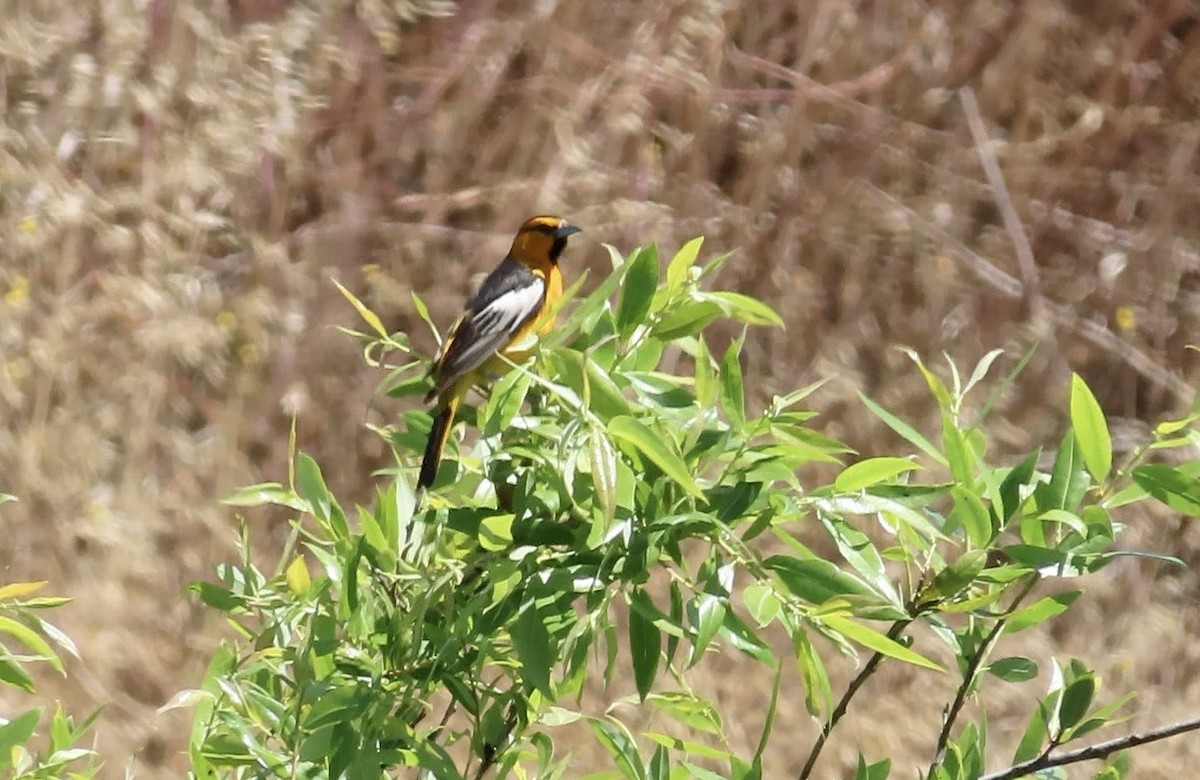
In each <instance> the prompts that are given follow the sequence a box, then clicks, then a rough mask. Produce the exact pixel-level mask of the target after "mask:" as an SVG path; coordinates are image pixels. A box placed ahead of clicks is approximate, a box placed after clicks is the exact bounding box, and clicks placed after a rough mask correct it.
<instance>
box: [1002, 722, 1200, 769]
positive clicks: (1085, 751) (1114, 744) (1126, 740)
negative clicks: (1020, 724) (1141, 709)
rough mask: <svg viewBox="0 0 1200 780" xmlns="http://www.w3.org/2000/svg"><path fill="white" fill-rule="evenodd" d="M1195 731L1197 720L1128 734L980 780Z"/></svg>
mask: <svg viewBox="0 0 1200 780" xmlns="http://www.w3.org/2000/svg"><path fill="white" fill-rule="evenodd" d="M1197 729H1200V717H1196V718H1192V719H1191V720H1185V721H1182V722H1180V723H1175V724H1172V725H1170V726H1162V727H1160V728H1157V729H1151V730H1150V731H1144V732H1142V733H1141V734H1130V735H1129V736H1127V737H1119V738H1117V739H1110V740H1109V741H1108V742H1101V743H1099V744H1096V745H1092V746H1091V747H1086V748H1080V749H1079V750H1068V751H1067V752H1065V753H1058V754H1056V755H1046V756H1040V757H1038V758H1034V759H1031V760H1029V761H1026V762H1024V763H1021V764H1017V765H1016V766H1010V767H1009V768H1008V769H1003V770H1001V771H999V772H993V773H992V774H990V775H984V776H983V777H982V778H980V780H1016V778H1018V777H1025V776H1027V775H1031V774H1033V773H1035V772H1040V771H1041V770H1043V769H1050V768H1052V767H1056V766H1066V765H1067V764H1078V763H1080V762H1082V761H1095V760H1096V759H1101V758H1108V757H1109V756H1110V755H1112V754H1113V753H1116V752H1117V751H1118V750H1126V749H1128V748H1134V747H1137V746H1139V745H1148V744H1150V743H1151V742H1158V741H1159V740H1162V739H1167V738H1169V737H1177V736H1179V735H1180V734H1186V733H1188V732H1189V731H1196V730H1197Z"/></svg>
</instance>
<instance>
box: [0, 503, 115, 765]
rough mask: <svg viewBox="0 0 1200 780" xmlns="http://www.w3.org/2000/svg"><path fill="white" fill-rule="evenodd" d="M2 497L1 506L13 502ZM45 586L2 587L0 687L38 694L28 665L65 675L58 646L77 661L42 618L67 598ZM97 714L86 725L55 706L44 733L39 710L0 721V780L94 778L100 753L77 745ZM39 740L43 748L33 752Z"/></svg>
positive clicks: (71, 647) (67, 643) (16, 584)
mask: <svg viewBox="0 0 1200 780" xmlns="http://www.w3.org/2000/svg"><path fill="white" fill-rule="evenodd" d="M11 498H12V497H11V496H7V495H4V494H0V503H4V501H5V500H11ZM45 584H46V583H45V582H13V583H9V584H7V585H0V684H3V685H6V686H10V687H13V688H17V689H19V690H21V691H24V692H25V693H34V685H33V677H32V676H31V675H30V673H29V671H28V668H27V667H29V665H30V664H39V663H42V664H47V665H49V666H50V667H51V668H52V669H54V670H55V671H58V672H60V673H63V674H65V671H64V669H63V664H62V660H61V659H60V658H59V656H58V653H57V652H55V650H54V648H53V647H52V646H51V642H53V643H54V644H57V645H58V646H59V647H60V648H62V649H63V650H66V651H67V652H68V653H70V654H71V655H73V656H76V657H78V655H79V654H78V652H77V651H76V649H75V645H74V644H73V643H72V642H71V640H70V638H69V637H68V636H67V635H66V634H64V633H62V632H61V631H59V630H58V629H57V628H56V627H55V626H54V625H52V624H51V623H49V622H48V621H46V620H45V619H44V618H42V617H41V615H40V614H38V613H40V612H41V611H43V610H46V609H53V608H55V607H60V606H62V605H63V604H65V603H67V599H63V598H56V597H48V596H37V595H36V594H37V593H38V591H40V590H41V589H42V588H43V587H44V586H45ZM97 715H99V712H98V711H97V712H96V713H94V714H93V715H92V716H91V717H89V718H87V719H86V720H84V721H83V722H82V723H76V722H75V719H74V718H73V717H71V716H70V715H68V714H67V713H65V712H63V710H62V708H61V707H58V706H56V707H55V708H54V712H53V713H52V714H51V715H50V716H49V718H48V722H47V723H46V725H45V728H44V729H43V730H39V729H38V724H39V723H42V721H43V710H42V708H40V707H33V708H30V709H27V710H25V711H23V712H21V713H20V714H18V715H16V716H15V717H12V718H7V719H5V718H3V717H0V777H4V778H11V780H50V779H51V778H59V777H71V778H89V777H94V776H95V774H96V772H97V771H98V769H99V765H98V762H97V760H96V754H95V752H94V751H92V750H91V749H90V748H86V747H80V746H79V744H80V743H81V742H82V741H83V740H84V738H85V737H86V736H87V735H88V732H89V731H90V730H91V727H92V723H93V722H94V721H95V719H96V717H97ZM34 741H37V742H38V743H40V744H42V745H43V746H44V747H42V748H41V749H36V748H34V747H33V746H32V745H31V743H32V742H34Z"/></svg>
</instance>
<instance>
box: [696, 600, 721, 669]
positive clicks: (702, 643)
mask: <svg viewBox="0 0 1200 780" xmlns="http://www.w3.org/2000/svg"><path fill="white" fill-rule="evenodd" d="M687 612H688V621H689V623H690V625H691V627H692V629H693V630H694V631H695V632H696V638H695V639H694V640H693V644H692V657H691V660H690V662H689V663H688V666H692V665H694V664H695V663H696V662H697V661H699V660H700V658H701V657H702V656H703V655H704V650H705V648H707V647H708V645H709V643H710V642H712V640H713V637H715V636H716V635H717V632H718V631H719V630H720V629H721V626H722V625H723V624H724V623H725V600H724V599H722V598H720V597H719V596H716V595H714V594H712V593H700V594H698V595H697V596H696V597H695V598H694V599H692V600H691V601H689V602H688V608H687Z"/></svg>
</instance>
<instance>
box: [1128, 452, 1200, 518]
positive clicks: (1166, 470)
mask: <svg viewBox="0 0 1200 780" xmlns="http://www.w3.org/2000/svg"><path fill="white" fill-rule="evenodd" d="M1133 481H1134V482H1136V483H1137V484H1138V486H1139V487H1141V488H1142V489H1143V490H1145V491H1146V492H1147V493H1149V494H1150V495H1152V496H1154V497H1155V498H1156V499H1158V500H1159V501H1161V502H1163V503H1164V504H1166V505H1167V506H1169V507H1171V508H1172V509H1174V510H1175V511H1176V512H1180V513H1182V514H1185V515H1188V516H1189V517H1200V479H1197V478H1196V477H1194V476H1189V475H1188V474H1185V473H1184V472H1182V471H1180V470H1179V469H1177V468H1173V467H1171V466H1167V465H1164V464H1161V463H1146V464H1144V465H1141V466H1138V467H1137V468H1135V469H1134V470H1133Z"/></svg>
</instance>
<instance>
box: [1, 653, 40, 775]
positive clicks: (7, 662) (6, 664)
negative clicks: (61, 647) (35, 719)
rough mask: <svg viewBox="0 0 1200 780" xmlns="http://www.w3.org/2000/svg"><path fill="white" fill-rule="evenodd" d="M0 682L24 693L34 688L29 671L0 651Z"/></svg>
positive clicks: (32, 690) (30, 691) (31, 691)
mask: <svg viewBox="0 0 1200 780" xmlns="http://www.w3.org/2000/svg"><path fill="white" fill-rule="evenodd" d="M0 683H6V684H8V685H11V686H12V687H14V688H18V689H20V690H22V691H25V692H26V693H33V692H34V690H35V688H34V685H33V678H32V677H30V676H29V673H28V672H26V671H25V670H24V669H23V668H22V667H21V665H20V664H18V663H17V662H16V661H14V660H13V659H12V658H8V657H5V655H4V654H2V653H0ZM3 756H4V754H3V753H0V759H2V758H3ZM0 766H3V764H0Z"/></svg>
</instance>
